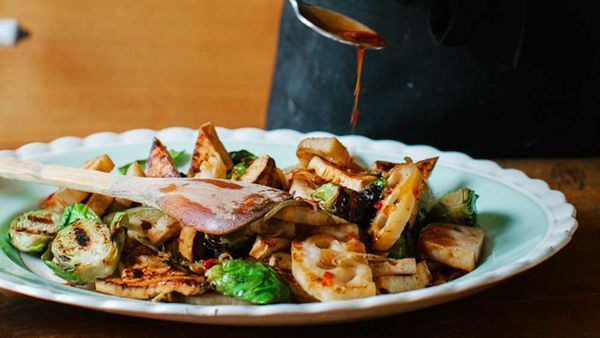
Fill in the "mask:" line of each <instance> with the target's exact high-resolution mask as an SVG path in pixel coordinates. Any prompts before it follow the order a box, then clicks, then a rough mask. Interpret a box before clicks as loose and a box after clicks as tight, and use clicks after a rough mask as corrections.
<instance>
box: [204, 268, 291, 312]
mask: <svg viewBox="0 0 600 338" xmlns="http://www.w3.org/2000/svg"><path fill="white" fill-rule="evenodd" d="M206 277H207V278H208V281H209V282H210V283H211V285H212V286H213V287H214V288H215V289H216V290H217V291H218V292H220V293H222V294H224V295H226V296H231V297H234V298H236V299H239V300H246V301H249V302H252V303H255V304H271V303H282V302H288V301H290V299H291V292H290V289H289V288H288V286H287V284H285V282H284V281H283V280H282V279H281V277H279V275H278V274H277V272H275V270H273V269H271V268H270V267H268V266H266V265H264V264H261V263H259V262H257V261H253V260H244V259H230V260H226V261H224V262H223V263H221V264H218V265H215V266H213V267H212V268H210V269H208V271H206Z"/></svg>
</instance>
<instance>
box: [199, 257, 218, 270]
mask: <svg viewBox="0 0 600 338" xmlns="http://www.w3.org/2000/svg"><path fill="white" fill-rule="evenodd" d="M218 263H219V260H218V259H216V258H209V259H207V260H205V261H204V263H202V267H203V268H204V270H208V269H210V268H211V267H212V266H213V265H215V264H218Z"/></svg>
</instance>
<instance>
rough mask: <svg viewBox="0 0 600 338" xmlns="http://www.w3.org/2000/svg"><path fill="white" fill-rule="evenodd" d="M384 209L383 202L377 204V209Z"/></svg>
mask: <svg viewBox="0 0 600 338" xmlns="http://www.w3.org/2000/svg"><path fill="white" fill-rule="evenodd" d="M382 207H383V202H382V201H378V202H377V203H375V209H377V210H381V208H382Z"/></svg>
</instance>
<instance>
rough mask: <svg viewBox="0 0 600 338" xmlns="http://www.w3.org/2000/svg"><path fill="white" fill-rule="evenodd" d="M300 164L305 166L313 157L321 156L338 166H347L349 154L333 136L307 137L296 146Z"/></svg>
mask: <svg viewBox="0 0 600 338" xmlns="http://www.w3.org/2000/svg"><path fill="white" fill-rule="evenodd" d="M296 156H297V157H298V161H300V165H301V166H303V167H306V166H307V165H308V163H309V162H310V161H311V160H312V159H313V157H315V156H318V157H321V158H323V159H325V160H327V161H328V162H331V163H333V164H334V165H337V166H340V167H347V166H348V164H349V162H350V155H349V154H348V150H347V149H346V147H345V146H344V145H343V144H342V143H341V142H340V141H339V140H338V139H337V138H335V137H308V138H305V139H303V140H302V141H301V142H300V143H299V144H298V147H297V148H296Z"/></svg>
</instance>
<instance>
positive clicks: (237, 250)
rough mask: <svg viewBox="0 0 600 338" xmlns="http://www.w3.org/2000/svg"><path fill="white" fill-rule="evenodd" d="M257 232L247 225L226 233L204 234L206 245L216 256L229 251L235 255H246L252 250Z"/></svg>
mask: <svg viewBox="0 0 600 338" xmlns="http://www.w3.org/2000/svg"><path fill="white" fill-rule="evenodd" d="M255 239H256V233H255V232H254V231H252V229H250V227H248V226H246V227H243V228H241V229H239V230H236V231H234V232H232V233H230V234H226V235H211V234H204V242H203V244H204V246H205V248H206V249H207V251H208V252H212V254H213V256H214V257H218V256H219V255H220V254H222V253H228V254H230V255H231V256H233V257H244V256H247V255H248V252H250V248H251V247H252V244H254V240H255Z"/></svg>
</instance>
